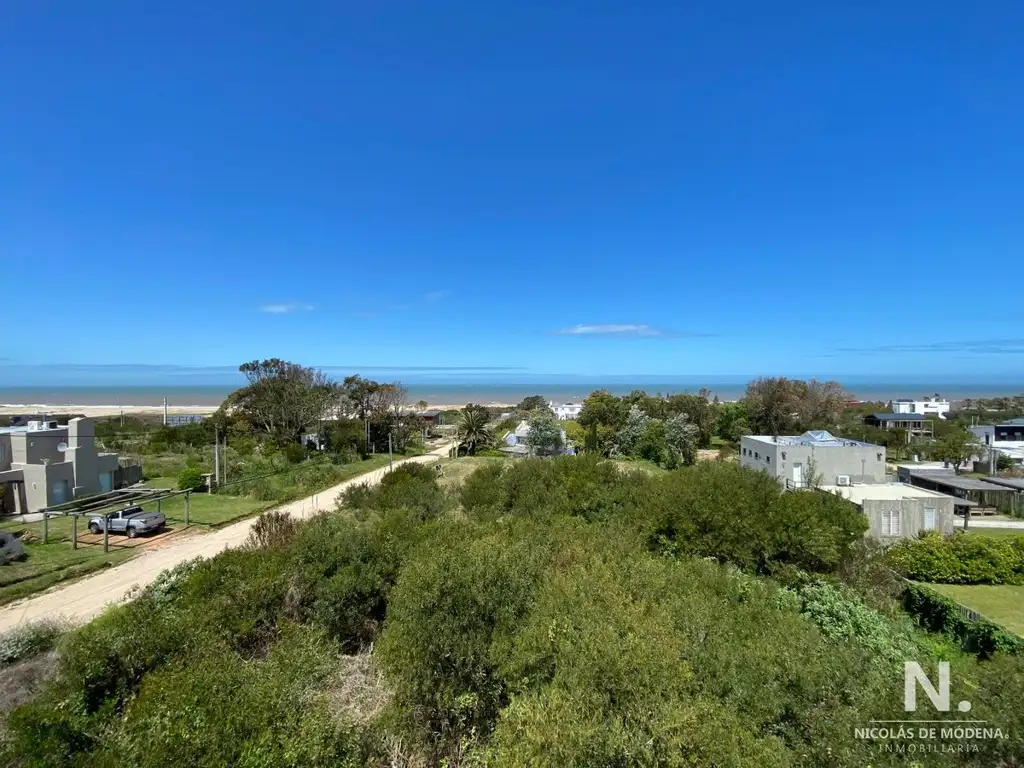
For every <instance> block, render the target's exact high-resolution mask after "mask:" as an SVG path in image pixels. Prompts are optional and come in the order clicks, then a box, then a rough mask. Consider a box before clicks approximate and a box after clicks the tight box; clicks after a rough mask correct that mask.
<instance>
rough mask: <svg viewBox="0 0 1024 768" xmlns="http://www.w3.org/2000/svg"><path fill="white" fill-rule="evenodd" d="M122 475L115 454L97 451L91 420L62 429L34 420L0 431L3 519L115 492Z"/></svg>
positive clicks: (0, 496) (77, 421)
mask: <svg viewBox="0 0 1024 768" xmlns="http://www.w3.org/2000/svg"><path fill="white" fill-rule="evenodd" d="M123 474H124V473H123V471H122V468H121V466H120V461H119V460H118V456H117V454H116V453H100V452H98V451H97V450H96V438H95V432H94V428H93V422H92V420H91V419H87V418H78V419H72V420H71V421H70V422H68V424H67V425H66V426H60V425H58V424H57V422H56V421H48V420H33V421H30V422H28V424H26V425H24V426H19V427H8V428H6V429H0V492H2V493H0V499H2V501H3V505H2V509H3V513H5V514H22V513H25V512H35V511H36V510H39V509H43V508H44V507H52V506H55V505H57V504H63V503H64V502H66V501H71V500H72V499H73V498H76V497H78V496H85V495H88V494H92V493H101V492H103V491H110V490H113V489H114V488H115V487H117V486H118V485H121V484H123V483H124V482H125V481H124V479H123V478H122V475H123ZM137 474H141V472H138V473H137ZM134 479H135V480H138V479H141V478H140V477H138V478H134Z"/></svg>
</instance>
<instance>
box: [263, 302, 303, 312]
mask: <svg viewBox="0 0 1024 768" xmlns="http://www.w3.org/2000/svg"><path fill="white" fill-rule="evenodd" d="M312 309H313V305H312V304H296V303H294V302H287V303H284V304H264V305H263V306H261V307H260V312H267V313H269V314H271V315H287V314H289V313H291V312H309V311H310V310H312Z"/></svg>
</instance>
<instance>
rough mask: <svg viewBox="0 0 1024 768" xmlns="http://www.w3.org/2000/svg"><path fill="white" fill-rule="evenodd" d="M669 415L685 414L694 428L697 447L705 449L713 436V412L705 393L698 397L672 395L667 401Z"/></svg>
mask: <svg viewBox="0 0 1024 768" xmlns="http://www.w3.org/2000/svg"><path fill="white" fill-rule="evenodd" d="M667 407H668V411H669V413H671V414H674V415H679V414H686V416H687V420H688V421H689V423H690V425H691V426H693V427H695V428H696V435H697V445H698V447H700V448H707V447H709V446H710V445H711V438H712V437H714V435H715V411H714V409H713V408H712V406H711V403H709V402H708V398H707V391H706V390H703V391H702V394H700V395H672V396H671V397H670V398H668V401H667Z"/></svg>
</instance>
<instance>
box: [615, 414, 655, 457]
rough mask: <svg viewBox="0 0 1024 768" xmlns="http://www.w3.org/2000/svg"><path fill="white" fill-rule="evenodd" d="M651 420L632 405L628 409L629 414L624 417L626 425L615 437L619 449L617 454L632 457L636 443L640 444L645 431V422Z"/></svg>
mask: <svg viewBox="0 0 1024 768" xmlns="http://www.w3.org/2000/svg"><path fill="white" fill-rule="evenodd" d="M650 420H651V417H650V416H648V415H647V414H646V413H644V412H643V411H642V410H640V406H638V405H634V406H632V407H631V408H630V409H629V414H628V415H627V416H626V423H625V424H623V425H622V428H621V429H620V430H619V431H618V434H617V435H616V440H617V443H618V447H619V452H620V453H623V454H625V455H626V456H632V455H633V454H634V452H635V451H636V446H637V443H638V442H640V438H642V437H643V436H644V433H645V432H646V431H647V422H649V421H650Z"/></svg>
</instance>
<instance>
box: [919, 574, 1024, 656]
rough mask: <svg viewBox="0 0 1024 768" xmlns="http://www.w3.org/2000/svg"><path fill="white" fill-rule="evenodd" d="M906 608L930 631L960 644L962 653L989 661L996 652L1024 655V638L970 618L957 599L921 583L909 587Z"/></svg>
mask: <svg viewBox="0 0 1024 768" xmlns="http://www.w3.org/2000/svg"><path fill="white" fill-rule="evenodd" d="M903 608H904V610H906V612H907V613H908V614H910V615H911V616H913V617H914V619H915V620H916V621H917V623H918V624H920V625H921V626H922V627H924V628H925V629H927V630H929V631H931V632H941V633H943V634H944V635H946V636H947V637H950V638H952V639H953V640H955V641H957V642H958V643H960V647H961V648H963V650H965V651H967V652H969V653H974V654H977V655H978V657H979V658H981V659H987V658H989V657H991V656H992V655H993V654H994V653H996V652H1000V653H1009V654H1012V655H1015V656H1024V638H1021V637H1018V636H1017V635H1015V634H1012V633H1010V632H1007V631H1006V630H1005V629H1003V628H1002V627H1000V626H999V625H998V624H993V623H992V622H991V621H989V620H988V619H984V618H979V619H968V618H965V617H964V616H963V614H962V612H961V606H960V604H959V603H958V602H956V601H955V600H953V599H951V598H949V597H946V596H945V595H940V594H939V593H938V592H936V591H934V590H932V589H929V588H928V587H926V586H924V585H922V584H908V585H907V587H906V589H905V590H904V592H903Z"/></svg>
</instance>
